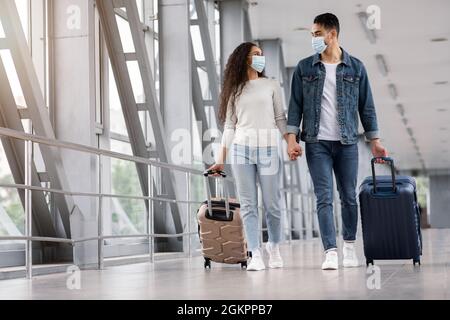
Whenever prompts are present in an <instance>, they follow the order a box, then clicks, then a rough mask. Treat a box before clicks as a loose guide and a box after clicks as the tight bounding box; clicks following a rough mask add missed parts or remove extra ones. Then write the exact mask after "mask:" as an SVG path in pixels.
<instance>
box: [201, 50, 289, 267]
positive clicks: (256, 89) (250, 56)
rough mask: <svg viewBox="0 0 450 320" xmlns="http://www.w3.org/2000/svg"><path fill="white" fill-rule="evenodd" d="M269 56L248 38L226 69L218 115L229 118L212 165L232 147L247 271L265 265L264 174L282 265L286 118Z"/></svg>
mask: <svg viewBox="0 0 450 320" xmlns="http://www.w3.org/2000/svg"><path fill="white" fill-rule="evenodd" d="M264 68H265V57H264V56H263V55H262V51H261V49H260V48H258V46H256V45H255V44H253V43H250V42H246V43H243V44H241V45H240V46H238V47H237V48H236V49H235V50H234V52H233V53H232V54H231V56H230V58H229V60H228V63H227V66H226V68H225V72H224V84H223V90H222V94H221V98H220V109H219V119H220V121H221V122H222V123H224V124H225V125H224V133H223V137H222V148H221V150H220V152H219V155H218V158H217V161H216V164H215V165H213V166H212V167H211V168H210V170H215V171H223V170H224V163H225V161H226V160H227V156H228V151H230V157H231V160H232V161H231V162H232V171H233V175H234V177H235V181H236V187H237V192H238V196H239V200H240V204H241V214H242V218H243V221H244V229H245V234H246V238H247V243H248V249H249V251H250V252H251V253H252V258H251V261H250V263H249V265H248V267H247V270H248V271H259V270H264V269H265V264H264V261H263V258H262V255H263V252H262V249H261V243H260V237H259V223H258V221H259V219H258V193H257V190H258V189H257V178H258V180H259V183H260V186H261V189H262V195H263V204H264V209H265V210H264V211H265V213H266V218H267V227H268V234H269V242H268V244H267V247H266V251H267V253H268V255H269V267H270V268H281V267H283V260H282V258H281V255H280V248H279V243H280V241H281V213H280V199H281V193H280V186H279V170H280V169H281V164H280V157H279V153H278V144H279V141H280V139H279V135H278V131H280V132H281V134H282V135H283V137H284V139H286V141H287V137H288V135H287V128H286V127H287V120H286V114H285V112H284V110H283V106H282V103H281V90H280V85H279V84H278V83H277V82H276V81H274V80H269V79H267V78H266V77H265V76H264V73H263V70H264Z"/></svg>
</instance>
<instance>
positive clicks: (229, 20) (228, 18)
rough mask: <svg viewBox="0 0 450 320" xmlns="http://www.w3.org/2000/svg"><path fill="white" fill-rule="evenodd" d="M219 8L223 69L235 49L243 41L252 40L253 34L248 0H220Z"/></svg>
mask: <svg viewBox="0 0 450 320" xmlns="http://www.w3.org/2000/svg"><path fill="white" fill-rule="evenodd" d="M219 10H220V38H221V50H222V52H221V60H222V71H223V70H224V69H225V66H226V63H227V61H228V57H229V56H230V54H231V53H232V52H233V50H234V49H235V48H236V47H237V46H238V45H239V44H241V43H242V42H245V41H251V40H252V34H251V29H250V22H249V18H248V3H247V1H244V0H223V1H220V2H219ZM222 74H223V72H222Z"/></svg>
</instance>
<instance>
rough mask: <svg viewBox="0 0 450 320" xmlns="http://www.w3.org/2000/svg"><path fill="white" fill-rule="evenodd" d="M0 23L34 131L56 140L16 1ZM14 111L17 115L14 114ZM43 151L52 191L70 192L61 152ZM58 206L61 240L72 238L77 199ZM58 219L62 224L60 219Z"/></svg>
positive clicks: (0, 11) (8, 1) (7, 4)
mask: <svg viewBox="0 0 450 320" xmlns="http://www.w3.org/2000/svg"><path fill="white" fill-rule="evenodd" d="M0 19H1V21H2V24H3V29H4V31H5V35H6V41H7V45H8V48H9V49H10V50H11V55H12V58H13V60H14V65H15V67H16V71H17V76H18V78H19V81H20V85H21V88H22V91H23V94H24V98H25V102H26V105H27V108H28V114H29V117H30V119H31V121H32V124H33V129H34V130H35V132H36V133H37V134H38V135H41V136H44V137H48V138H52V139H54V138H55V133H54V131H53V127H52V125H51V121H50V117H49V114H48V111H47V108H46V103H45V100H44V97H43V94H42V90H41V87H40V84H39V80H38V78H37V75H36V73H35V70H34V65H33V61H32V59H31V56H30V51H29V48H28V44H27V41H26V38H25V34H24V32H23V30H22V25H21V22H20V18H19V14H18V12H17V8H16V5H15V1H14V0H4V1H1V2H0ZM2 105H3V107H12V106H10V105H7V104H5V103H2ZM15 107H16V106H15ZM16 108H17V107H16ZM10 111H11V112H13V110H10ZM40 150H41V153H42V158H43V160H44V163H45V166H46V169H47V172H48V176H49V177H50V181H51V184H52V187H53V188H55V189H68V186H69V184H68V181H67V178H66V173H65V170H64V165H63V162H62V159H61V157H60V154H59V150H56V149H54V148H48V147H45V146H43V147H41V148H40ZM55 203H56V206H57V207H58V211H59V216H60V219H61V222H62V225H63V230H57V231H59V232H60V233H64V234H60V236H65V237H67V238H70V237H71V229H70V215H71V212H72V211H73V210H74V208H75V205H74V203H73V199H72V198H71V197H63V196H55ZM56 219H57V220H58V217H57V218H56Z"/></svg>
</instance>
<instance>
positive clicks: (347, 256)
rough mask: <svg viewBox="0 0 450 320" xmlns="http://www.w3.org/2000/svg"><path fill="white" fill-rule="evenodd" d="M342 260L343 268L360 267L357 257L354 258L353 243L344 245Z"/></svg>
mask: <svg viewBox="0 0 450 320" xmlns="http://www.w3.org/2000/svg"><path fill="white" fill-rule="evenodd" d="M342 251H343V255H344V260H343V263H342V264H343V265H344V268H357V267H359V266H360V264H359V261H358V257H357V256H356V250H355V245H354V244H353V243H348V242H345V243H344V248H343V249H342Z"/></svg>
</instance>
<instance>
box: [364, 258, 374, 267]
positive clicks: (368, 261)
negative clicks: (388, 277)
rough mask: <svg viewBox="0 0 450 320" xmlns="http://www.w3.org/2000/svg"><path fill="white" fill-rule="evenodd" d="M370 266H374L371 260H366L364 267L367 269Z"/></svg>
mask: <svg viewBox="0 0 450 320" xmlns="http://www.w3.org/2000/svg"><path fill="white" fill-rule="evenodd" d="M370 264H371V265H374V263H373V260H372V259H367V260H366V266H367V267H368V266H369V265H370Z"/></svg>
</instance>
